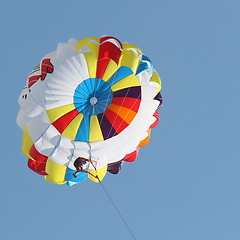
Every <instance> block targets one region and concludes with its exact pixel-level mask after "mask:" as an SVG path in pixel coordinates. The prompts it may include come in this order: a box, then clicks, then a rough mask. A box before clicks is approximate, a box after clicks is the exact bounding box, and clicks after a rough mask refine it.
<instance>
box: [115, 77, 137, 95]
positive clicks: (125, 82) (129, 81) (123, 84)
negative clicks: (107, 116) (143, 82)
mask: <svg viewBox="0 0 240 240" xmlns="http://www.w3.org/2000/svg"><path fill="white" fill-rule="evenodd" d="M135 86H140V82H139V80H138V78H137V77H136V76H134V75H133V74H131V75H129V76H127V77H125V78H123V79H122V80H120V81H118V82H116V83H115V84H113V85H112V86H111V89H112V91H113V92H115V91H118V90H121V89H123V88H128V87H135Z"/></svg>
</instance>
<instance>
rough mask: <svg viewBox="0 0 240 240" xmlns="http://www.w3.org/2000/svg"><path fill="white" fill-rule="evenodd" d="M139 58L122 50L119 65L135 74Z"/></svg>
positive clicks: (131, 52) (130, 52)
mask: <svg viewBox="0 0 240 240" xmlns="http://www.w3.org/2000/svg"><path fill="white" fill-rule="evenodd" d="M139 62H140V59H139V57H138V56H137V55H136V54H135V53H134V52H133V51H131V50H128V49H126V50H123V51H122V54H121V57H120V65H122V66H126V67H129V68H131V69H132V71H133V73H134V74H135V73H136V71H137V68H138V65H139Z"/></svg>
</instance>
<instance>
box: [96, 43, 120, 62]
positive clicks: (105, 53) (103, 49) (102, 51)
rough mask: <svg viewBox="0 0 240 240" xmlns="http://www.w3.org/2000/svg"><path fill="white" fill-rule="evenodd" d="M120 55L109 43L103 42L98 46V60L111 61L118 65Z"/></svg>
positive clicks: (116, 48)
mask: <svg viewBox="0 0 240 240" xmlns="http://www.w3.org/2000/svg"><path fill="white" fill-rule="evenodd" d="M120 55H121V50H120V49H119V48H118V47H117V46H116V45H115V44H113V43H111V42H105V43H103V44H101V45H100V48H99V54H98V59H99V60H101V59H106V58H109V59H112V60H113V61H114V62H116V63H117V64H118V61H119V58H120Z"/></svg>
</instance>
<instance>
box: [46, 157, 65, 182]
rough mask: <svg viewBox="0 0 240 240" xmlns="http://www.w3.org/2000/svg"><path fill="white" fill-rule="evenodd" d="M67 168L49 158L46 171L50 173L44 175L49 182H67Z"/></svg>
mask: <svg viewBox="0 0 240 240" xmlns="http://www.w3.org/2000/svg"><path fill="white" fill-rule="evenodd" d="M66 169H67V167H66V166H63V165H60V164H57V163H55V162H53V161H52V160H51V159H50V158H48V160H47V164H46V173H47V174H48V175H46V176H44V177H45V179H46V180H47V181H48V182H51V183H55V184H64V183H66V181H64V178H65V173H66Z"/></svg>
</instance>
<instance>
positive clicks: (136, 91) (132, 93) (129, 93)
mask: <svg viewBox="0 0 240 240" xmlns="http://www.w3.org/2000/svg"><path fill="white" fill-rule="evenodd" d="M113 97H131V98H139V99H141V87H129V88H124V89H121V90H118V91H116V92H113Z"/></svg>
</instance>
